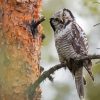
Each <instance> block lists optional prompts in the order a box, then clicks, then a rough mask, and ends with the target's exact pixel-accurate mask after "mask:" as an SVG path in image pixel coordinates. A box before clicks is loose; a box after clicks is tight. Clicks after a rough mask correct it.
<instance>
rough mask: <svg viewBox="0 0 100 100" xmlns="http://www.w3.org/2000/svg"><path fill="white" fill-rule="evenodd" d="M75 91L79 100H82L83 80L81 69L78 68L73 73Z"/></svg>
mask: <svg viewBox="0 0 100 100" xmlns="http://www.w3.org/2000/svg"><path fill="white" fill-rule="evenodd" d="M75 83H76V89H77V92H78V94H79V97H80V100H83V98H84V79H83V67H80V68H78V69H77V70H76V72H75Z"/></svg>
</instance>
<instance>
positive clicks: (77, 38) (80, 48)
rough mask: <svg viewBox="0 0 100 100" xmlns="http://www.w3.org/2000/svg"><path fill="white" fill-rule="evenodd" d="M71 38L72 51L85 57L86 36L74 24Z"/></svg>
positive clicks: (86, 51)
mask: <svg viewBox="0 0 100 100" xmlns="http://www.w3.org/2000/svg"><path fill="white" fill-rule="evenodd" d="M72 36H73V41H72V45H73V48H74V50H75V51H76V52H77V53H78V54H80V55H87V53H88V41H87V37H86V34H85V33H84V31H83V30H82V28H81V27H80V26H79V25H78V24H77V23H75V22H74V23H73V24H72Z"/></svg>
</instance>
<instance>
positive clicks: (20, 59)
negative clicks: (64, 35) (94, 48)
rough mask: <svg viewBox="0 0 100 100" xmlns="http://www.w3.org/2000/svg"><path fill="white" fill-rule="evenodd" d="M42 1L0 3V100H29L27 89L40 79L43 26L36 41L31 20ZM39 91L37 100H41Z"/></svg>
mask: <svg viewBox="0 0 100 100" xmlns="http://www.w3.org/2000/svg"><path fill="white" fill-rule="evenodd" d="M41 2H42V0H0V100H28V94H27V89H28V87H29V86H30V85H31V84H33V83H34V82H35V80H37V78H38V77H39V76H40V74H41V73H40V66H39V65H40V64H39V63H40V48H41V42H42V40H41V34H42V26H41V25H39V26H38V29H37V30H38V32H37V33H36V34H37V35H36V36H35V37H34V38H33V36H32V32H31V30H30V23H31V22H32V20H35V21H37V20H38V19H39V17H40V16H39V15H40V9H41ZM40 97H41V90H40V88H39V87H38V89H37V91H36V94H35V97H34V100H40Z"/></svg>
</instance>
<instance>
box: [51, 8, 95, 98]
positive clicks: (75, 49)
mask: <svg viewBox="0 0 100 100" xmlns="http://www.w3.org/2000/svg"><path fill="white" fill-rule="evenodd" d="M50 25H51V27H52V29H53V31H54V38H55V46H56V49H57V52H58V56H59V60H60V62H61V63H66V67H67V68H68V69H69V70H70V72H71V73H72V75H73V76H74V78H75V83H76V89H77V92H78V94H79V97H80V100H82V98H84V85H85V84H86V80H85V78H84V77H83V67H85V68H86V70H87V71H88V73H89V74H90V76H91V78H92V79H93V80H94V78H93V75H92V71H91V68H92V62H91V60H90V59H87V60H79V61H75V59H74V58H76V57H81V56H86V55H88V40H87V37H86V34H85V33H84V31H83V30H82V28H81V27H80V26H79V25H78V24H77V22H76V20H75V17H74V15H73V14H72V12H71V11H70V10H69V9H66V8H64V9H61V10H59V11H57V12H55V14H54V15H53V16H52V17H51V18H50Z"/></svg>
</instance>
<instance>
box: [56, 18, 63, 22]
mask: <svg viewBox="0 0 100 100" xmlns="http://www.w3.org/2000/svg"><path fill="white" fill-rule="evenodd" d="M55 22H58V23H63V22H62V21H61V20H60V19H58V18H55Z"/></svg>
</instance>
